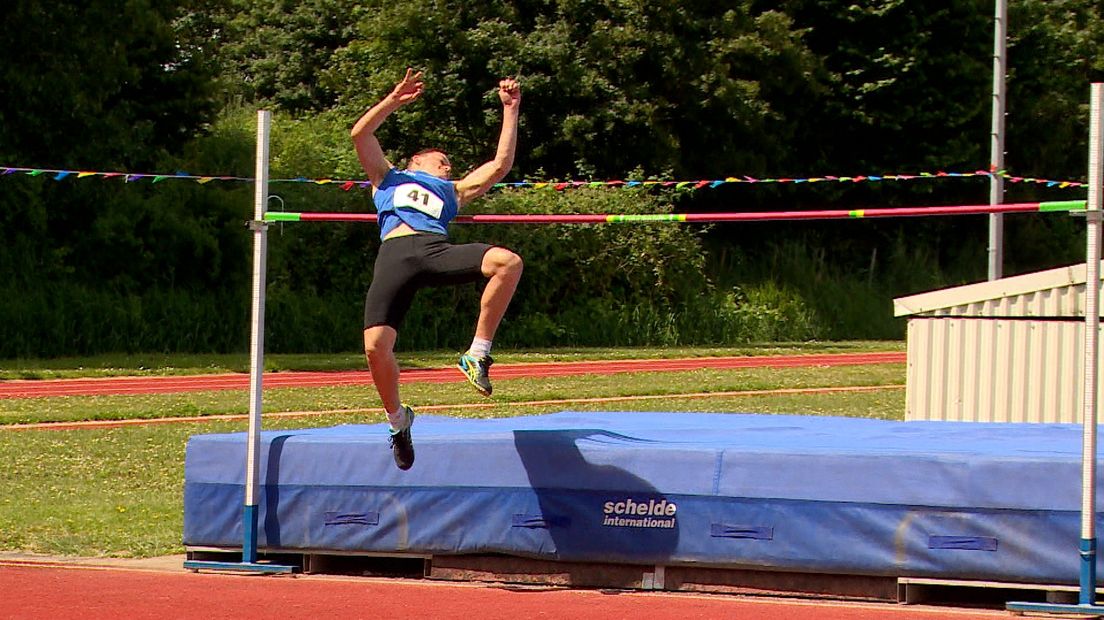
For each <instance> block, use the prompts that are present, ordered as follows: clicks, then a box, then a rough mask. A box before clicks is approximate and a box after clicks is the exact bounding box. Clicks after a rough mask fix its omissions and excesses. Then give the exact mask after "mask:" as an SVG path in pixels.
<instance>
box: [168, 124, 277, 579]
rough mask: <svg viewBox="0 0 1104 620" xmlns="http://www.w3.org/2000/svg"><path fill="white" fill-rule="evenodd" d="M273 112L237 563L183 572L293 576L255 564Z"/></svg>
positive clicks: (257, 194) (257, 211)
mask: <svg viewBox="0 0 1104 620" xmlns="http://www.w3.org/2000/svg"><path fill="white" fill-rule="evenodd" d="M271 126H272V113H271V112H269V111H268V110H259V111H258V112H257V166H256V175H255V177H256V178H255V179H254V191H253V221H251V222H249V227H250V229H251V230H252V231H253V300H252V321H251V323H252V326H251V334H250V350H249V432H248V434H247V439H246V449H245V453H246V455H245V502H244V504H243V506H242V539H243V540H242V559H241V562H215V561H205V560H187V561H185V562H184V568H188V569H193V570H199V569H205V570H216V571H244V572H250V573H291V572H295V570H296V568H295V567H294V566H285V565H282V564H273V563H269V562H258V561H257V523H258V518H257V505H258V503H259V497H260V492H259V489H258V488H257V487H258V486H259V484H260V460H261V454H260V445H261V437H260V433H261V397H262V395H263V392H262V389H261V378H262V376H263V372H264V314H265V271H266V265H267V264H268V223H267V222H265V221H264V216H265V211H266V210H267V208H268V136H269V131H270V129H271Z"/></svg>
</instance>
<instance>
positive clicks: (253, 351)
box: [242, 110, 272, 563]
mask: <svg viewBox="0 0 1104 620" xmlns="http://www.w3.org/2000/svg"><path fill="white" fill-rule="evenodd" d="M271 123H272V114H271V113H270V112H269V111H267V110H259V111H258V112H257V167H256V175H255V176H256V179H255V181H254V193H253V221H252V222H251V227H252V229H253V311H252V315H253V316H252V329H251V336H250V352H249V435H248V442H249V443H248V447H247V449H246V461H245V468H246V470H245V505H244V507H243V509H242V529H243V533H244V537H245V540H244V542H243V544H242V561H243V562H247V563H252V562H256V561H257V504H258V498H259V495H260V494H259V492H258V486H259V485H260V458H261V455H260V445H261V437H260V433H261V398H262V395H263V391H262V386H261V383H262V376H263V373H264V316H265V271H266V264H267V263H268V224H266V223H265V221H264V216H265V211H266V210H267V207H268V136H269V129H270V126H271Z"/></svg>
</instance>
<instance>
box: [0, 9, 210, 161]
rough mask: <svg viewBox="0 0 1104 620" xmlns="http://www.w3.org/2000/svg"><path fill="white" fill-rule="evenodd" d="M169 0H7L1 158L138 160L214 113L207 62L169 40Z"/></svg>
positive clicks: (173, 143) (172, 145)
mask: <svg viewBox="0 0 1104 620" xmlns="http://www.w3.org/2000/svg"><path fill="white" fill-rule="evenodd" d="M186 4H187V3H184V4H183V5H182V3H179V2H170V1H168V0H134V1H132V2H126V3H122V4H120V3H118V2H113V1H109V0H90V1H87V2H73V1H62V2H52V3H47V2H37V1H34V0H15V2H14V3H9V4H8V5H7V6H6V7H5V12H4V19H3V20H2V21H0V55H2V57H3V58H4V62H3V64H2V65H0V159H2V160H4V161H5V162H8V163H9V164H11V165H24V166H29V167H57V168H74V167H88V168H92V167H112V166H120V165H128V166H142V165H148V164H150V163H151V162H153V161H155V160H156V159H157V158H158V157H159V156H160V155H161V153H163V152H164V151H166V150H174V149H177V148H179V147H180V145H181V144H183V142H185V141H186V140H188V139H189V138H191V137H192V135H194V133H195V131H196V129H197V128H198V127H199V126H200V125H201V124H202V123H203V122H204V121H206V120H207V119H208V118H209V115H210V114H211V112H212V100H211V96H210V95H211V92H210V80H209V73H208V71H209V69H210V67H209V66H208V65H206V64H205V63H204V62H203V60H202V58H199V57H197V56H195V55H188V54H187V52H188V51H189V50H188V49H187V48H185V47H182V46H179V45H177V42H178V41H177V36H176V32H175V31H174V28H173V19H174V17H175V16H177V15H178V14H179V13H178V11H181V10H183V8H182V7H183V6H185V5H186Z"/></svg>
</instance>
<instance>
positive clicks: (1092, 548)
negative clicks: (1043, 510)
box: [1081, 83, 1104, 605]
mask: <svg viewBox="0 0 1104 620" xmlns="http://www.w3.org/2000/svg"><path fill="white" fill-rule="evenodd" d="M1090 101H1091V105H1090V110H1091V111H1090V114H1091V116H1090V117H1089V201H1088V205H1087V206H1086V211H1085V213H1086V216H1087V220H1088V221H1087V226H1086V228H1087V230H1086V233H1085V238H1086V247H1085V386H1084V389H1085V402H1084V416H1083V422H1084V430H1083V441H1082V448H1081V461H1082V465H1081V604H1082V605H1092V604H1094V602H1095V597H1096V527H1095V525H1096V523H1095V517H1096V422H1097V400H1096V393H1097V385H1098V382H1099V376H1098V374H1099V373H1098V369H1099V362H1100V354H1099V352H1098V350H1097V347H1098V345H1099V342H1100V333H1099V328H1100V219H1101V209H1100V207H1101V193H1100V190H1101V187H1100V185H1101V181H1102V180H1104V176H1102V174H1101V159H1102V157H1101V136H1100V130H1101V127H1100V124H1101V119H1100V116H1101V107H1102V105H1104V84H1100V83H1096V84H1093V85H1092V96H1091V98H1090Z"/></svg>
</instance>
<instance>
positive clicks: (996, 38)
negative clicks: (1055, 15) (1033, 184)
mask: <svg viewBox="0 0 1104 620" xmlns="http://www.w3.org/2000/svg"><path fill="white" fill-rule="evenodd" d="M996 5H997V6H996V10H995V14H994V24H993V112H992V114H993V118H992V127H993V129H992V136H991V138H992V139H991V140H990V144H989V163H990V164H991V166H992V172H993V175H992V176H990V177H989V204H991V205H999V204H1001V203H1002V202H1004V177H1001V176H1000V175H999V174H997V173H998V172H999V171H1001V170H1004V101H1005V75H1006V74H1007V67H1008V58H1007V56H1008V43H1007V41H1008V0H996ZM1003 272H1004V214H1003V213H992V214H990V215H989V279H990V280H999V279H1000V278H1001V277H1002V275H1003Z"/></svg>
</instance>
